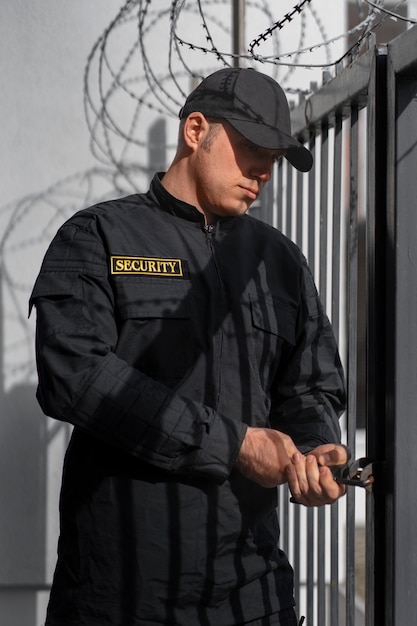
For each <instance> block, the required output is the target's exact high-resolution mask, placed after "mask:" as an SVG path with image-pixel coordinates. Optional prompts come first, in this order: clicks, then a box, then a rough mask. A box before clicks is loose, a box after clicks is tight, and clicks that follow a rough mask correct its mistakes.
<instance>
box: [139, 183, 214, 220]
mask: <svg viewBox="0 0 417 626" xmlns="http://www.w3.org/2000/svg"><path fill="white" fill-rule="evenodd" d="M163 175H164V172H158V173H157V174H155V175H154V177H153V179H152V181H151V185H150V188H149V192H148V195H149V197H150V198H151V199H152V200H153V201H154V202H156V204H158V206H159V207H160V208H161V209H163V210H164V211H166V212H167V213H170V214H171V215H176V216H177V217H181V218H183V219H186V220H189V221H191V222H199V223H203V224H204V215H203V214H202V213H201V212H200V211H199V210H198V209H197V207H195V206H194V205H192V204H188V203H187V202H183V201H182V200H179V199H178V198H175V197H174V196H172V195H171V194H170V193H169V192H168V191H167V190H166V189H165V187H164V186H163V185H162V182H161V180H162V177H163Z"/></svg>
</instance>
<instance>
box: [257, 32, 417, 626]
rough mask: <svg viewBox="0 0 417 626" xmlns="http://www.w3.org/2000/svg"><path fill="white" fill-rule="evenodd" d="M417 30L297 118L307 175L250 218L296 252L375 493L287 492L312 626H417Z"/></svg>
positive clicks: (284, 515)
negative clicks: (304, 262)
mask: <svg viewBox="0 0 417 626" xmlns="http://www.w3.org/2000/svg"><path fill="white" fill-rule="evenodd" d="M416 29H417V27H414V28H413V29H411V30H409V31H408V32H406V33H404V34H403V35H401V36H400V37H398V38H397V39H396V40H394V41H393V42H391V43H390V44H389V45H387V46H383V47H375V48H373V49H371V50H369V51H368V52H366V53H365V54H363V55H362V56H360V57H359V58H358V59H357V60H356V61H355V62H353V63H352V64H351V65H350V66H349V67H348V68H346V69H344V70H343V71H342V72H341V73H339V74H338V75H337V76H336V77H335V78H334V79H332V80H331V81H330V82H328V83H327V84H326V85H325V86H323V87H322V88H321V89H320V90H319V91H318V92H316V93H315V94H314V95H312V96H311V97H310V98H309V99H308V100H307V101H306V102H304V103H303V104H302V105H301V106H299V107H298V108H297V109H296V110H294V111H293V116H292V117H293V129H294V130H295V134H296V135H297V136H298V138H299V139H300V140H302V141H303V142H304V143H306V144H308V145H309V147H310V149H311V150H312V152H313V153H314V157H315V165H314V167H313V169H312V171H311V172H309V173H308V174H302V173H298V172H297V173H295V172H294V170H293V169H292V168H291V167H287V166H286V164H285V163H284V162H282V163H281V164H280V167H279V169H278V170H277V172H276V176H275V178H274V181H273V185H271V190H270V192H269V197H265V198H263V201H262V204H261V206H259V207H258V209H256V210H255V215H256V216H258V217H259V218H260V219H263V220H265V221H267V222H269V223H271V224H273V225H274V226H277V227H278V228H279V229H280V230H282V231H283V232H284V233H285V234H287V235H288V236H289V237H290V238H291V239H293V240H294V241H295V242H296V243H297V244H298V245H299V246H300V247H301V249H302V250H303V252H304V253H305V255H306V257H307V258H308V261H309V264H310V267H311V269H312V271H313V274H314V275H315V279H316V283H317V286H318V288H319V292H320V295H321V298H322V301H323V303H324V305H325V307H326V310H327V311H328V314H329V317H330V318H331V321H332V324H333V327H334V330H335V333H336V335H337V337H338V340H339V346H340V350H341V354H342V358H343V359H344V363H345V369H346V374H347V380H348V409H347V412H346V415H345V417H344V418H343V420H342V425H343V431H344V438H345V442H346V443H347V445H348V446H349V448H350V450H351V451H352V455H354V456H356V457H357V456H364V455H365V454H366V455H368V456H369V457H371V458H372V459H374V460H375V461H378V463H379V464H377V465H375V470H376V471H375V474H376V480H375V485H374V487H373V490H372V492H371V493H365V491H364V490H360V489H357V488H355V487H350V488H349V489H348V493H347V497H346V498H344V499H343V500H341V501H339V502H338V503H336V504H335V505H333V506H331V507H324V508H321V509H318V510H300V507H297V506H294V505H292V504H289V502H288V493H286V491H285V489H282V491H281V497H280V508H279V510H280V516H281V528H282V545H283V547H284V549H285V550H286V551H287V553H288V554H289V555H290V559H291V561H292V563H293V564H294V568H295V572H296V580H295V583H296V599H297V604H298V606H299V612H300V615H301V614H304V615H306V622H305V624H306V626H400V625H401V626H404V625H405V624H415V623H416V620H417V618H416V610H415V607H414V601H413V596H414V593H415V589H414V588H415V587H416V585H417V551H414V548H413V542H414V538H415V532H414V530H413V529H414V526H415V520H416V519H417V510H416V509H417V497H416V496H415V495H414V494H415V491H416V490H415V487H414V477H415V476H416V475H417V471H416V470H417V468H416V467H415V466H416V464H417V460H416V459H417V455H416V454H415V449H416V448H417V419H415V417H414V412H415V408H414V407H415V406H417V367H416V360H417V262H416V261H417V252H416V251H417V207H416V204H417V69H416V68H417V30H416ZM256 212H257V213H256Z"/></svg>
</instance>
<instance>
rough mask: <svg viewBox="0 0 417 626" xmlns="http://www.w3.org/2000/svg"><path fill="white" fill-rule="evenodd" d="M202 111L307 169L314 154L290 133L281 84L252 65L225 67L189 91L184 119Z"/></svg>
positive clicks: (182, 110) (297, 165)
mask: <svg viewBox="0 0 417 626" xmlns="http://www.w3.org/2000/svg"><path fill="white" fill-rule="evenodd" d="M194 111H200V112H201V113H203V115H205V116H206V117H214V118H219V119H225V120H227V121H228V122H229V123H230V124H231V125H232V126H233V128H235V129H236V130H237V131H238V132H239V133H240V134H241V135H243V136H244V137H246V139H248V140H249V141H250V142H252V143H254V144H255V145H257V146H260V147H262V148H270V149H272V150H286V151H287V152H286V154H285V158H286V159H287V160H288V161H289V162H290V163H291V165H293V166H294V167H295V168H297V169H298V170H300V171H301V172H308V171H309V170H310V169H311V167H312V165H313V156H312V154H311V152H310V151H309V150H307V148H305V147H304V146H303V144H301V143H300V142H299V141H297V140H296V139H294V137H292V135H291V120H290V110H289V106H288V101H287V98H286V96H285V93H284V91H283V90H282V88H281V87H280V85H279V84H278V83H277V82H276V81H275V80H274V79H273V78H271V77H270V76H267V75H266V74H262V73H261V72H258V71H257V70H254V69H252V68H242V67H240V68H224V69H221V70H218V71H217V72H214V73H213V74H210V75H209V76H207V77H206V78H204V80H203V81H202V82H201V83H200V84H199V85H198V86H197V87H196V88H195V89H194V91H192V92H191V93H190V95H189V96H188V98H187V100H186V101H185V104H184V106H183V107H182V109H181V110H180V113H179V116H180V118H181V119H183V118H185V117H188V115H189V114H190V113H193V112H194Z"/></svg>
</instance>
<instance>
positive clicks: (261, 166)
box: [194, 122, 285, 223]
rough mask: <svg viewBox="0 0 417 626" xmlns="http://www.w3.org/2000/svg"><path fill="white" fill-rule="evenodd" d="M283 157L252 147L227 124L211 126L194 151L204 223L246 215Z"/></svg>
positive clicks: (282, 154) (277, 151) (197, 188)
mask: <svg viewBox="0 0 417 626" xmlns="http://www.w3.org/2000/svg"><path fill="white" fill-rule="evenodd" d="M284 154H285V150H269V149H267V148H260V147H259V146H256V145H255V144H253V143H251V142H250V141H248V140H247V139H245V137H243V135H241V134H240V133H238V132H237V131H236V130H235V129H234V128H233V127H232V126H231V125H230V124H228V123H227V122H221V123H217V124H215V126H214V128H212V130H211V135H208V138H207V141H203V142H201V144H200V146H199V148H198V150H197V153H196V162H195V164H196V167H195V170H194V176H195V178H196V193H197V202H198V207H199V208H200V210H202V211H203V213H204V214H205V216H206V219H207V223H214V222H215V221H216V220H217V218H219V217H227V216H237V215H243V214H244V213H246V211H247V210H248V208H249V207H250V205H251V204H252V203H253V202H254V201H255V200H256V198H257V197H258V196H259V194H260V192H261V191H262V189H263V187H264V186H265V184H266V183H267V182H268V181H269V179H270V178H271V174H272V167H273V165H274V163H275V162H276V161H277V160H278V159H280V158H281V157H282V156H284Z"/></svg>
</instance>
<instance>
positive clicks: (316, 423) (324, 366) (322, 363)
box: [270, 258, 346, 453]
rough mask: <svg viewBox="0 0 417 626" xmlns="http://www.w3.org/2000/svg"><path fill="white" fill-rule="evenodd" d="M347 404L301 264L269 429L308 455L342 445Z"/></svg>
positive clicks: (330, 340)
mask: <svg viewBox="0 0 417 626" xmlns="http://www.w3.org/2000/svg"><path fill="white" fill-rule="evenodd" d="M345 404H346V393H345V381H344V374H343V368H342V364H341V361H340V356H339V352H338V348H337V344H336V340H335V337H334V334H333V330H332V328H331V325H330V322H329V320H328V318H327V316H326V314H325V312H324V310H323V306H322V303H321V301H320V298H319V295H318V293H317V289H316V286H315V284H314V281H313V277H312V275H311V272H310V270H309V268H308V266H307V262H306V261H305V259H304V258H303V265H302V272H301V301H300V310H299V314H298V319H297V333H296V343H295V345H294V346H293V347H291V349H289V350H288V352H287V355H286V358H285V359H284V361H283V363H282V364H281V366H280V370H279V372H278V374H277V376H276V379H275V384H274V385H273V394H272V409H271V415H270V421H271V426H272V427H273V428H276V429H277V430H281V431H283V432H286V433H287V434H288V435H290V436H291V437H292V439H293V440H294V442H295V444H296V445H297V447H298V448H299V449H300V450H301V451H302V452H303V453H306V452H308V451H309V450H312V449H313V448H315V447H316V446H318V445H321V444H324V443H339V442H340V436H341V433H340V426H339V417H340V415H341V414H342V413H343V411H344V409H345Z"/></svg>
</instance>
